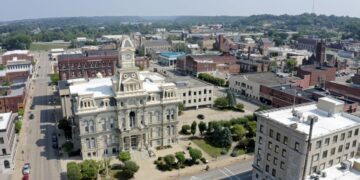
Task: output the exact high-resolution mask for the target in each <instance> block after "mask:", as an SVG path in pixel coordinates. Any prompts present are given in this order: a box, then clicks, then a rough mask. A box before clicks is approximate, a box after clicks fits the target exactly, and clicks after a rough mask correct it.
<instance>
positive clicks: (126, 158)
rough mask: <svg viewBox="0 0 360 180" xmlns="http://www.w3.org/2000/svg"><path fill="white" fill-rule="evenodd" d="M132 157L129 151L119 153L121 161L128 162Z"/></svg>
mask: <svg viewBox="0 0 360 180" xmlns="http://www.w3.org/2000/svg"><path fill="white" fill-rule="evenodd" d="M130 159H131V155H130V152H129V151H122V152H120V153H119V160H120V161H121V162H123V163H124V162H126V161H129V160H130Z"/></svg>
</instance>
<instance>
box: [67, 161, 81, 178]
mask: <svg viewBox="0 0 360 180" xmlns="http://www.w3.org/2000/svg"><path fill="white" fill-rule="evenodd" d="M66 169H67V171H66V172H67V178H68V180H81V179H82V174H81V168H80V166H79V164H77V163H75V162H69V163H67V165H66Z"/></svg>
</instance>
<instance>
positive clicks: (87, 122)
mask: <svg viewBox="0 0 360 180" xmlns="http://www.w3.org/2000/svg"><path fill="white" fill-rule="evenodd" d="M84 124H85V132H87V133H88V132H89V121H84Z"/></svg>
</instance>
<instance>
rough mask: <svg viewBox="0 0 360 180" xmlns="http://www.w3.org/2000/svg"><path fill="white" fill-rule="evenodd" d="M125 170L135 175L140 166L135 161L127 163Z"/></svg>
mask: <svg viewBox="0 0 360 180" xmlns="http://www.w3.org/2000/svg"><path fill="white" fill-rule="evenodd" d="M123 170H130V171H132V172H134V173H135V172H137V171H138V170H139V166H138V165H137V164H136V163H135V162H134V161H126V162H125V163H124V168H123Z"/></svg>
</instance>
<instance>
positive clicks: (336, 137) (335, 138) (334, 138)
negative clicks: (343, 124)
mask: <svg viewBox="0 0 360 180" xmlns="http://www.w3.org/2000/svg"><path fill="white" fill-rule="evenodd" d="M337 139H338V136H337V135H336V136H334V137H333V143H336V142H337Z"/></svg>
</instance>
